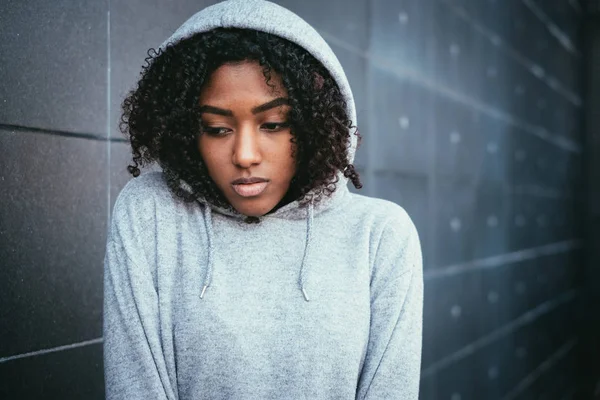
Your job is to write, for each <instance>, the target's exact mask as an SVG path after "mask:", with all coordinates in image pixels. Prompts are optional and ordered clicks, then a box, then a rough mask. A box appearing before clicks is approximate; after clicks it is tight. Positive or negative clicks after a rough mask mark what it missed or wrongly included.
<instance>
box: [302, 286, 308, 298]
mask: <svg viewBox="0 0 600 400" xmlns="http://www.w3.org/2000/svg"><path fill="white" fill-rule="evenodd" d="M302 294H303V295H304V300H306V301H309V299H308V295H307V294H306V290H304V288H302Z"/></svg>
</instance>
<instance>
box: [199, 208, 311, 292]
mask: <svg viewBox="0 0 600 400" xmlns="http://www.w3.org/2000/svg"><path fill="white" fill-rule="evenodd" d="M203 215H204V226H205V227H206V237H207V238H208V270H207V272H206V278H205V280H204V286H203V287H202V293H200V298H201V299H202V298H204V292H205V291H206V288H207V287H209V286H210V282H211V280H212V271H213V260H214V238H213V229H212V212H211V208H210V206H208V205H204V207H203ZM313 219H314V206H313V202H312V200H311V202H310V203H309V205H308V210H307V218H306V241H305V245H304V255H303V256H302V265H301V267H300V280H299V282H300V290H301V291H302V294H303V295H304V299H305V300H306V301H309V298H308V294H307V293H306V289H305V287H304V286H305V281H306V279H305V275H306V268H305V267H306V260H307V259H308V253H309V250H310V244H311V242H312V225H313Z"/></svg>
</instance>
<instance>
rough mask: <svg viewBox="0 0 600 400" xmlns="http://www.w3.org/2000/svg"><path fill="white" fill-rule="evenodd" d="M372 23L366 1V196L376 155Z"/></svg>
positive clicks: (371, 184) (371, 187)
mask: <svg viewBox="0 0 600 400" xmlns="http://www.w3.org/2000/svg"><path fill="white" fill-rule="evenodd" d="M372 25H373V21H372V12H371V2H367V43H366V47H367V48H366V50H365V54H367V57H361V58H363V60H364V62H365V75H366V76H365V95H366V96H367V134H366V135H365V137H364V139H363V140H364V141H365V144H366V147H367V148H366V150H367V161H366V163H365V175H366V176H367V179H366V180H367V182H366V189H367V190H366V193H365V194H366V195H367V196H375V195H376V193H375V172H374V171H375V166H374V165H373V162H374V160H375V159H376V158H375V157H377V154H375V143H377V140H376V138H375V132H374V130H373V121H374V119H375V118H373V87H372V85H373V79H372V76H371V68H372V65H371V61H370V60H369V56H368V55H369V52H370V50H371V39H372V38H371V34H372V32H371V27H372Z"/></svg>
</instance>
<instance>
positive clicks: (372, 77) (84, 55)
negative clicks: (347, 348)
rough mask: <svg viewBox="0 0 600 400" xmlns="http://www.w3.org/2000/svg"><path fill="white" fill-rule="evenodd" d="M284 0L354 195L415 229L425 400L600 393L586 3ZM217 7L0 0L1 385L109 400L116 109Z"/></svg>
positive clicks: (592, 15)
mask: <svg viewBox="0 0 600 400" xmlns="http://www.w3.org/2000/svg"><path fill="white" fill-rule="evenodd" d="M275 2H276V3H279V4H281V5H283V6H285V7H287V8H289V9H291V10H292V11H294V12H296V13H297V14H298V15H300V16H301V17H303V18H304V19H306V20H307V21H308V22H309V23H311V24H312V25H313V26H314V27H315V28H316V29H317V30H318V31H319V32H320V33H321V34H322V35H323V37H324V38H325V39H326V40H327V42H328V43H329V44H330V45H331V47H332V48H333V50H334V52H335V53H336V54H337V55H338V58H339V59H340V61H341V63H342V65H343V66H344V68H345V71H346V73H347V75H348V78H349V81H350V83H351V86H352V89H353V91H354V95H355V98H356V103H357V111H358V126H359V129H360V131H361V133H362V135H363V137H364V140H363V145H362V146H361V148H360V149H359V151H358V154H357V160H356V164H357V166H358V167H359V170H360V172H361V174H362V178H363V182H364V184H365V186H364V188H363V189H362V190H361V193H364V194H367V195H371V196H375V197H382V198H385V199H389V200H392V201H395V202H397V203H399V204H400V205H402V206H403V207H404V208H405V209H406V210H407V211H408V213H409V214H410V215H411V217H412V218H413V220H414V221H415V224H416V225H417V228H418V230H419V234H420V237H421V241H422V246H423V253H424V268H425V306H424V342H423V364H422V365H423V367H422V381H421V398H422V399H448V400H468V399H591V398H600V340H599V338H600V329H599V319H600V309H599V308H600V307H599V303H600V301H599V293H600V273H599V265H600V252H599V250H598V249H599V247H600V222H599V221H600V189H599V187H600V186H599V185H598V183H599V182H600V180H599V179H600V135H599V133H598V132H599V131H600V94H599V93H598V91H599V89H600V23H599V22H598V21H599V20H600V19H599V18H598V17H597V16H596V13H597V12H598V11H599V10H600V7H599V6H598V4H596V3H594V2H586V1H582V2H579V1H577V0H555V1H554V0H548V1H545V0H418V1H417V0H372V1H368V0H328V1H322V0H304V1H300V0H283V1H275ZM213 3H214V2H213V1H206V0H205V1H198V0H181V1H165V0H163V1H159V0H146V1H142V0H103V1H83V0H79V1H73V0H53V1H42V0H30V1H11V0H9V1H7V0H3V1H1V2H0V82H1V83H0V266H1V268H0V398H2V399H38V398H39V399H42V398H43V399H55V398H56V399H58V398H61V399H80V398H81V399H83V398H85V399H101V398H103V397H104V387H103V385H104V381H103V371H102V370H103V364H102V292H103V266H102V261H103V257H104V250H105V243H106V234H107V226H108V225H107V224H108V221H110V218H111V213H110V212H111V208H112V206H113V203H114V201H115V199H116V196H117V194H118V193H119V191H120V189H121V188H122V187H123V186H124V184H125V183H126V181H127V180H128V179H130V178H131V176H130V175H129V174H128V173H127V172H126V170H125V167H126V165H127V162H128V161H129V159H130V154H129V151H130V150H129V147H128V144H127V142H125V141H124V140H123V137H122V135H121V133H120V132H119V131H118V129H117V121H118V118H119V116H120V102H121V100H122V99H123V97H124V94H125V93H126V91H127V90H129V89H130V88H131V87H132V86H133V85H134V83H135V81H136V79H137V77H138V74H139V72H140V69H141V66H142V65H143V64H144V58H145V57H146V56H147V54H146V51H147V50H148V49H149V48H150V47H154V48H157V47H158V46H159V45H160V44H161V43H162V42H163V41H164V40H165V39H166V38H167V37H169V36H170V35H171V33H172V32H173V31H174V30H175V29H176V28H177V27H178V26H179V25H180V24H181V23H183V22H184V21H185V20H186V19H187V18H188V17H190V16H191V15H192V14H193V13H195V12H196V11H198V10H200V9H201V8H203V7H204V6H206V5H209V4H213ZM594 396H595V397H594Z"/></svg>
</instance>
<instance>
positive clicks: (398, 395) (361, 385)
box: [356, 210, 423, 400]
mask: <svg viewBox="0 0 600 400" xmlns="http://www.w3.org/2000/svg"><path fill="white" fill-rule="evenodd" d="M372 268H373V272H372V275H371V325H370V335H369V342H368V345H367V354H366V357H365V362H364V364H363V368H362V371H361V374H360V377H359V382H358V387H357V395H356V399H357V400H367V399H369V400H375V399H389V400H392V399H398V400H417V399H418V398H419V385H420V374H421V349H422V330H423V261H422V254H421V245H420V241H419V236H418V233H417V230H416V228H415V226H414V224H413V223H412V221H411V220H410V218H409V216H408V214H406V212H404V211H403V210H402V217H401V218H400V220H398V219H397V218H394V220H393V221H390V222H389V223H388V224H387V226H386V227H385V228H384V230H383V233H382V235H381V239H380V242H379V247H378V249H377V252H376V256H375V261H374V265H373V267H372Z"/></svg>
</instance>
